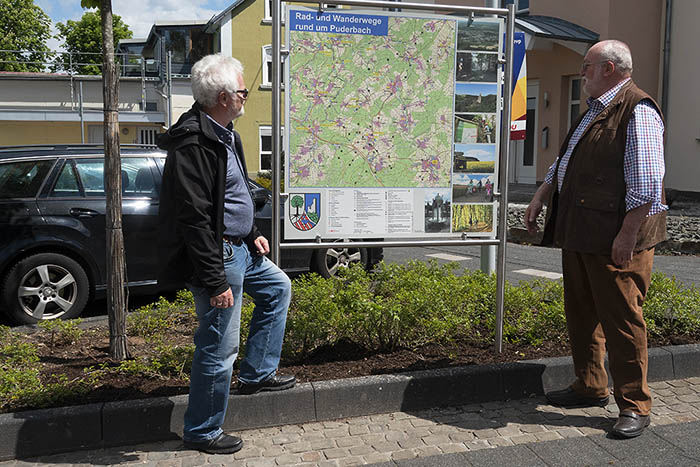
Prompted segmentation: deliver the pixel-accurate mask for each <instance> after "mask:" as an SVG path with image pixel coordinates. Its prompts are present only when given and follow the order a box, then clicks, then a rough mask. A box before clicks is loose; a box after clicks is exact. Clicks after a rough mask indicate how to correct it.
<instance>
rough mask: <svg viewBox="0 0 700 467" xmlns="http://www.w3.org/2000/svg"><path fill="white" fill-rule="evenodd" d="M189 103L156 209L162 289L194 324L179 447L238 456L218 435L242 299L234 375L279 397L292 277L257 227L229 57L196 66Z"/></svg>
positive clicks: (238, 70)
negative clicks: (178, 299)
mask: <svg viewBox="0 0 700 467" xmlns="http://www.w3.org/2000/svg"><path fill="white" fill-rule="evenodd" d="M192 95H193V96H194V98H195V101H196V102H195V104H194V106H192V108H191V109H190V110H189V111H188V112H186V113H185V114H183V115H182V117H180V119H179V120H178V122H177V123H176V124H175V125H173V126H172V127H171V128H170V129H169V130H168V132H167V133H165V134H164V135H163V136H162V137H161V138H160V139H159V141H158V146H159V147H161V148H162V149H166V150H167V151H168V157H167V158H166V161H165V168H164V170H163V184H162V188H161V198H160V210H159V221H160V222H159V231H160V235H159V239H160V242H159V246H158V253H159V266H160V274H159V278H158V280H159V284H160V285H161V286H163V287H172V286H173V285H179V284H182V283H185V284H186V286H187V288H188V289H189V290H190V291H191V292H192V294H193V296H194V303H195V310H196V312H197V317H198V320H199V327H198V328H197V331H196V332H195V336H194V343H195V351H194V358H193V362H192V374H191V377H190V394H189V403H188V407H187V411H186V412H185V424H184V433H183V440H184V444H185V447H187V448H190V449H196V450H199V451H204V452H208V453H212V454H230V453H233V452H236V451H238V450H240V449H241V447H242V446H243V442H242V441H241V439H240V438H238V437H236V436H232V435H227V434H225V433H224V432H223V430H222V429H221V426H222V425H223V422H224V418H225V415H226V407H227V404H228V398H229V391H230V386H231V374H232V372H233V363H234V361H235V360H236V356H237V355H238V346H239V332H240V318H241V302H242V300H243V292H244V291H245V292H246V293H248V294H249V295H250V296H251V297H252V298H253V300H254V302H255V309H254V310H253V316H252V319H251V322H250V331H249V333H248V338H247V341H246V354H245V358H243V360H242V361H241V365H240V371H239V374H238V380H239V385H238V392H239V393H241V394H253V393H256V392H258V391H279V390H283V389H288V388H291V387H292V386H294V384H295V381H296V380H295V378H294V376H283V375H280V374H278V373H277V366H278V364H279V361H280V354H281V351H282V339H283V337H284V328H285V324H286V320H287V308H288V307H289V300H290V297H291V283H290V281H289V278H288V277H287V275H286V274H284V272H282V271H281V270H280V269H279V268H278V267H277V266H275V264H274V263H272V262H271V261H270V260H269V259H267V258H266V257H265V256H264V255H266V254H267V253H268V252H269V251H270V249H269V245H268V242H267V240H266V239H265V237H263V236H262V235H260V233H259V232H258V230H257V229H256V228H255V225H254V222H253V221H254V212H255V203H254V202H253V198H252V195H251V192H250V188H249V185H248V177H247V171H246V164H245V157H244V156H243V147H242V145H241V138H240V136H239V135H238V133H237V132H236V131H234V130H233V123H232V122H233V120H234V119H236V118H238V117H240V116H242V115H243V112H244V104H245V101H246V99H247V97H248V90H247V89H246V87H245V84H244V82H243V67H242V65H241V63H240V62H239V61H238V60H236V59H235V58H232V57H225V56H223V55H221V54H214V55H208V56H206V57H204V58H202V59H201V60H199V61H198V62H197V63H195V64H194V66H193V67H192Z"/></svg>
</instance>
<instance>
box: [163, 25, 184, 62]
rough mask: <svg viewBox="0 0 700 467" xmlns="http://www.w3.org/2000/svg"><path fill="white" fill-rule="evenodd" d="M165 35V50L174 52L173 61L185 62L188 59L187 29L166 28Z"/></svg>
mask: <svg viewBox="0 0 700 467" xmlns="http://www.w3.org/2000/svg"><path fill="white" fill-rule="evenodd" d="M163 35H164V36H165V50H166V51H168V52H172V57H173V58H172V61H173V62H175V63H184V62H185V60H186V59H187V55H188V54H187V52H188V49H189V47H188V44H187V39H188V38H187V37H186V36H185V31H183V30H178V29H166V30H165V31H164V34H163Z"/></svg>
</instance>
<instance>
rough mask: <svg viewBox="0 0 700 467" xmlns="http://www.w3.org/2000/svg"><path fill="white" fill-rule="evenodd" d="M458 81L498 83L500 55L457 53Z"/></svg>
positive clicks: (456, 74)
mask: <svg viewBox="0 0 700 467" xmlns="http://www.w3.org/2000/svg"><path fill="white" fill-rule="evenodd" d="M455 76H456V79H457V81H471V82H486V83H495V82H497V81H498V54H495V53H482V52H457V70H456V72H455Z"/></svg>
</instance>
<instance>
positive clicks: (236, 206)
mask: <svg viewBox="0 0 700 467" xmlns="http://www.w3.org/2000/svg"><path fill="white" fill-rule="evenodd" d="M207 117H208V118H209V120H211V122H212V123H213V125H212V126H213V128H214V131H215V132H216V136H218V138H219V141H221V142H222V143H223V144H224V146H226V152H227V153H228V160H227V162H226V194H225V195H224V235H227V236H229V237H246V236H247V235H248V234H249V233H250V231H251V230H253V217H254V215H255V207H254V205H253V196H252V195H251V193H250V187H249V186H248V176H247V175H246V174H244V173H243V166H242V165H241V161H240V159H239V158H238V155H237V154H236V149H235V148H234V142H233V132H232V131H230V130H229V129H228V128H225V127H223V126H221V125H220V124H219V122H217V121H216V120H214V119H213V118H211V117H210V116H209V115H207Z"/></svg>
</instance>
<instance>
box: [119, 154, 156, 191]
mask: <svg viewBox="0 0 700 467" xmlns="http://www.w3.org/2000/svg"><path fill="white" fill-rule="evenodd" d="M152 165H153V162H152V161H151V159H150V158H148V157H129V158H124V159H122V193H123V194H124V196H127V197H132V196H133V197H144V196H147V197H149V198H155V197H156V189H155V188H156V186H155V181H154V179H153V170H151V166H152ZM125 176H126V177H127V178H128V180H127V181H125V180H124V177H125Z"/></svg>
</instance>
